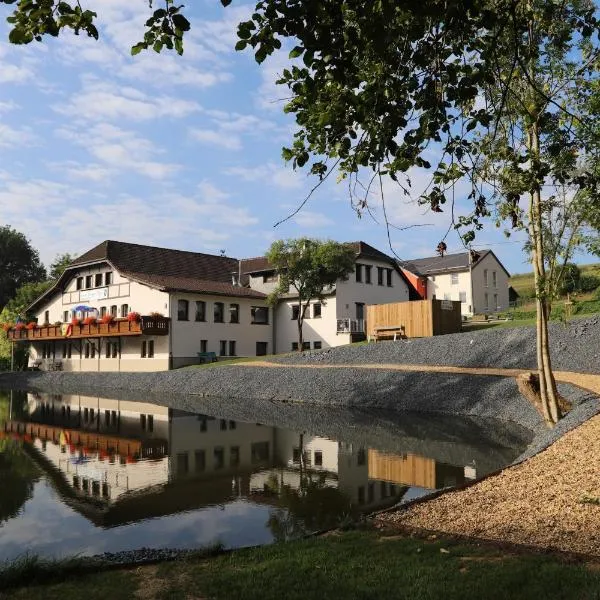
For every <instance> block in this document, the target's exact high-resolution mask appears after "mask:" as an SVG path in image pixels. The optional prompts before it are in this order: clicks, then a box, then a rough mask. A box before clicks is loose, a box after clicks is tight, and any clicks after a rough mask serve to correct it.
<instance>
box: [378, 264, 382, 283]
mask: <svg viewBox="0 0 600 600" xmlns="http://www.w3.org/2000/svg"><path fill="white" fill-rule="evenodd" d="M377 285H383V267H377Z"/></svg>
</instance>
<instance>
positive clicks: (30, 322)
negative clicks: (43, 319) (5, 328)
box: [26, 321, 37, 330]
mask: <svg viewBox="0 0 600 600" xmlns="http://www.w3.org/2000/svg"><path fill="white" fill-rule="evenodd" d="M26 327H27V329H30V330H31V329H35V328H36V327H37V323H36V322H35V321H29V323H27V325H26Z"/></svg>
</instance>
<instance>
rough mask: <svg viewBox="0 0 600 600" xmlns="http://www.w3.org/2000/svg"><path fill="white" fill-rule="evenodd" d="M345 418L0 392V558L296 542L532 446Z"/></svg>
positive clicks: (455, 429)
mask: <svg viewBox="0 0 600 600" xmlns="http://www.w3.org/2000/svg"><path fill="white" fill-rule="evenodd" d="M340 415H341V413H340ZM350 416H351V417H352V418H351V419H349V418H348V413H345V414H344V415H343V417H344V418H343V419H342V418H341V416H340V418H339V420H338V421H336V419H335V418H329V419H328V423H327V425H319V426H318V427H317V426H314V429H315V431H309V430H303V431H297V430H291V429H285V428H282V427H275V426H271V425H269V424H267V423H248V422H242V421H237V420H231V419H230V418H221V417H220V416H219V415H206V414H195V413H190V412H184V411H180V410H176V409H172V408H168V407H166V406H158V405H156V404H149V403H142V402H133V401H123V400H112V399H108V398H95V397H89V396H78V395H62V396H58V395H47V394H38V393H21V392H19V393H17V392H0V560H4V559H10V558H14V557H16V556H18V555H20V554H22V553H24V552H31V553H36V554H39V555H44V556H53V557H61V556H68V555H73V554H81V555H91V554H100V553H102V552H117V551H120V550H130V549H135V548H142V547H146V548H197V547H200V546H205V545H207V544H213V543H217V542H219V543H221V544H223V545H224V546H225V547H241V546H248V545H255V544H267V543H271V542H273V541H280V540H288V539H293V538H295V537H298V536H301V535H303V534H305V533H307V532H310V531H316V530H320V529H324V528H327V527H332V526H336V525H340V524H343V523H347V522H349V521H351V520H353V519H356V518H357V517H358V516H359V515H360V514H361V513H365V512H369V511H373V510H376V509H378V508H383V507H386V506H389V505H392V504H395V503H398V502H405V501H408V500H410V499H413V498H416V497H419V496H421V495H423V494H427V493H429V492H431V491H433V490H436V489H439V488H443V487H450V486H456V485H460V484H463V483H465V482H468V481H470V480H473V479H476V478H479V477H481V476H483V475H485V474H486V473H489V472H491V471H493V470H496V469H499V468H501V467H502V466H504V465H506V464H508V463H510V462H511V461H512V460H514V458H515V457H516V456H518V455H519V454H520V453H521V451H522V450H523V449H524V447H525V446H526V444H527V443H528V441H529V437H528V436H529V433H528V432H527V431H526V430H522V429H519V428H508V427H507V426H506V425H503V424H498V423H494V424H493V426H492V427H487V426H485V425H484V426H482V425H481V423H477V422H475V421H469V420H464V419H463V420H456V419H454V420H449V419H443V420H441V421H440V419H439V418H437V419H436V418H435V417H433V416H424V415H395V416H394V417H386V419H385V420H381V419H379V420H378V419H376V418H374V417H371V416H369V417H366V418H365V417H364V415H363V416H362V417H361V418H358V417H356V416H355V415H350ZM394 420H396V421H394ZM350 421H351V422H353V423H358V425H352V426H349V425H348V422H350ZM490 432H493V433H490Z"/></svg>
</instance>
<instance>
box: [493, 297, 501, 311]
mask: <svg viewBox="0 0 600 600" xmlns="http://www.w3.org/2000/svg"><path fill="white" fill-rule="evenodd" d="M499 308H500V307H499V306H498V294H494V306H492V309H493V310H498V309H499Z"/></svg>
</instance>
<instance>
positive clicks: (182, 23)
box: [173, 14, 190, 31]
mask: <svg viewBox="0 0 600 600" xmlns="http://www.w3.org/2000/svg"><path fill="white" fill-rule="evenodd" d="M173 23H174V25H175V27H177V29H179V30H181V31H189V30H190V22H189V21H188V20H187V19H186V18H185V17H184V16H183V15H180V14H176V15H173Z"/></svg>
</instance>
